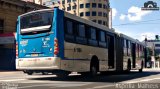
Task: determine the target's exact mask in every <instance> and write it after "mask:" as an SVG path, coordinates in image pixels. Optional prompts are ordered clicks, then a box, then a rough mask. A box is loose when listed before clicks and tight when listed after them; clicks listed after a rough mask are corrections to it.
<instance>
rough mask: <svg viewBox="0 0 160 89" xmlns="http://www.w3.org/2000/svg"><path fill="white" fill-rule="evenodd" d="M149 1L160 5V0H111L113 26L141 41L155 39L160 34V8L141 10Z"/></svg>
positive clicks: (117, 30) (118, 30)
mask: <svg viewBox="0 0 160 89" xmlns="http://www.w3.org/2000/svg"><path fill="white" fill-rule="evenodd" d="M148 1H153V2H156V3H157V7H160V0H110V7H111V8H112V28H114V29H115V31H116V32H120V33H124V34H126V35H128V36H130V37H133V38H135V39H138V40H140V41H143V40H144V39H145V37H147V39H148V40H151V39H155V35H160V10H158V11H153V10H152V11H151V10H150V11H146V10H141V7H144V3H145V2H148Z"/></svg>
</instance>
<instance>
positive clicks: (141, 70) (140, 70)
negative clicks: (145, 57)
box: [139, 61, 143, 72]
mask: <svg viewBox="0 0 160 89" xmlns="http://www.w3.org/2000/svg"><path fill="white" fill-rule="evenodd" d="M139 72H143V61H142V62H141V69H139Z"/></svg>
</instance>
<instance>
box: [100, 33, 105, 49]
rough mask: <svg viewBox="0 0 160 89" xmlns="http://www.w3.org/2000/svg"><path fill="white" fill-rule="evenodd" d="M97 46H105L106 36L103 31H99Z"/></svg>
mask: <svg viewBox="0 0 160 89" xmlns="http://www.w3.org/2000/svg"><path fill="white" fill-rule="evenodd" d="M99 46H100V47H105V48H106V38H105V32H104V31H99Z"/></svg>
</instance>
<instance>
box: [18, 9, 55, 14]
mask: <svg viewBox="0 0 160 89" xmlns="http://www.w3.org/2000/svg"><path fill="white" fill-rule="evenodd" d="M53 10H54V9H40V10H34V11H30V12H27V13H24V14H22V15H20V16H24V15H27V14H31V13H35V12H43V11H53Z"/></svg>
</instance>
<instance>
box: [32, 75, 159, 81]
mask: <svg viewBox="0 0 160 89" xmlns="http://www.w3.org/2000/svg"><path fill="white" fill-rule="evenodd" d="M157 74H160V72H142V73H139V72H131V73H117V72H107V73H105V74H99V75H97V76H96V77H94V78H92V77H89V76H81V75H71V76H69V77H66V78H59V77H44V78H43V77H41V78H30V79H29V80H43V81H45V80H46V81H72V82H74V81H75V82H109V83H114V82H123V81H126V80H131V79H136V78H142V77H147V76H151V75H157Z"/></svg>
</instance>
